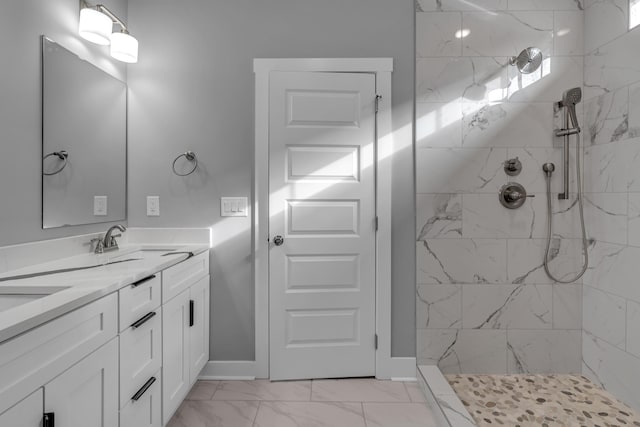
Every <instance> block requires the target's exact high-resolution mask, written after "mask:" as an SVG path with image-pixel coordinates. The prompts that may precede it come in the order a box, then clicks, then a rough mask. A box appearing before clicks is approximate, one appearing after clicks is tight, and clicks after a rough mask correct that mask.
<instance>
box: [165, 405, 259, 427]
mask: <svg viewBox="0 0 640 427" xmlns="http://www.w3.org/2000/svg"><path fill="white" fill-rule="evenodd" d="M258 405H259V403H258V402H214V401H185V402H183V404H182V406H180V409H178V412H177V413H176V414H175V415H174V416H173V418H172V419H171V421H169V424H167V427H251V426H252V425H253V421H254V419H255V416H256V413H257V411H258Z"/></svg>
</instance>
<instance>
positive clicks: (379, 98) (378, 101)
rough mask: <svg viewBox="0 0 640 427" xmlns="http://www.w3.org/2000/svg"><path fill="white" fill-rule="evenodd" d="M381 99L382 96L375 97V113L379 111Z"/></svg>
mask: <svg viewBox="0 0 640 427" xmlns="http://www.w3.org/2000/svg"><path fill="white" fill-rule="evenodd" d="M381 99H382V95H376V113H377V112H378V110H379V109H380V100H381Z"/></svg>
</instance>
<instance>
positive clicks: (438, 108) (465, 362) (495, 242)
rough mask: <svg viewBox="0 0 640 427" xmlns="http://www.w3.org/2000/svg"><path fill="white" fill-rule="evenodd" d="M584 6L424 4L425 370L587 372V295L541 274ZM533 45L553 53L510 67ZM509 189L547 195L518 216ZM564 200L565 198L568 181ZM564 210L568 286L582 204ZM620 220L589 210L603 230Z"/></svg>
mask: <svg viewBox="0 0 640 427" xmlns="http://www.w3.org/2000/svg"><path fill="white" fill-rule="evenodd" d="M583 6H584V5H583V3H582V1H575V0H469V1H463V0H418V2H417V4H416V7H417V45H416V49H417V127H416V129H417V147H416V173H417V177H416V179H417V181H416V183H417V184H416V188H417V193H418V194H417V217H418V219H417V224H418V227H417V230H416V236H417V279H418V280H417V283H418V286H417V316H418V318H417V323H418V331H417V334H418V335H417V341H418V362H419V363H420V364H427V365H434V364H437V365H439V366H440V368H441V369H442V370H443V371H444V372H445V373H522V372H564V373H568V372H580V371H581V348H582V344H581V341H582V332H581V329H582V285H581V284H580V283H578V284H571V285H559V284H553V282H552V281H551V280H550V279H548V278H547V276H546V275H545V273H544V270H543V266H542V260H543V253H544V246H545V236H546V227H547V214H546V198H545V197H546V195H545V190H546V184H545V179H544V176H543V173H542V169H541V168H542V164H543V163H545V162H547V161H553V162H554V163H555V164H556V165H557V166H558V170H559V169H560V165H561V156H562V152H561V149H560V147H561V145H560V144H561V141H560V140H558V139H557V138H554V137H553V129H554V128H555V127H556V123H557V122H558V120H559V118H557V117H554V112H553V102H555V101H558V100H559V99H560V98H561V96H562V92H563V91H564V90H566V89H569V88H571V87H576V86H582V82H583V58H584V57H583V53H584V49H583V41H584V37H583V23H584V11H583ZM529 46H535V47H538V48H540V49H542V51H543V52H544V55H545V61H544V63H543V66H542V68H541V69H540V70H539V71H538V72H537V73H534V74H531V75H522V74H520V73H519V72H518V71H517V69H516V68H515V67H512V66H509V65H508V58H509V57H510V56H513V55H517V54H518V53H519V52H520V51H521V50H523V49H524V48H526V47H529ZM513 157H518V158H519V159H520V160H521V161H522V163H523V165H524V170H523V172H522V174H521V175H520V176H517V177H508V176H507V175H506V174H505V172H504V170H503V162H504V161H505V160H507V159H509V158H513ZM509 181H516V182H519V183H521V184H523V185H524V186H525V187H526V189H527V191H528V192H529V193H530V194H534V195H535V196H536V197H535V198H533V199H528V200H527V201H526V203H525V205H524V206H523V207H522V208H520V209H518V210H513V211H511V210H507V209H505V208H504V207H502V206H501V205H500V204H499V202H498V190H499V188H500V187H501V186H502V185H503V184H505V183H507V182H509ZM572 186H573V187H572V188H575V182H572ZM553 191H554V193H558V192H559V191H561V182H560V174H556V176H555V177H554V182H553ZM574 194H575V193H574ZM573 199H575V198H573ZM553 200H554V202H553V209H554V212H555V214H554V222H555V223H554V227H555V233H556V235H555V237H556V239H554V240H553V246H552V258H553V260H552V261H551V269H552V270H553V272H555V273H556V274H557V275H559V276H563V277H566V276H567V275H570V274H571V273H572V272H575V271H578V270H579V269H580V266H581V261H582V260H581V249H580V240H579V237H580V228H579V222H578V216H577V208H576V206H575V203H574V202H565V201H558V200H557V196H554V199H553ZM595 200H596V201H595V203H596V204H598V206H599V204H600V203H603V201H602V197H600V198H597V199H595ZM605 202H606V200H605ZM639 202H640V200H639ZM639 204H640V203H639ZM607 214H608V211H606V210H601V209H598V208H593V209H589V210H588V212H587V215H588V216H589V218H595V219H598V220H599V219H600V218H602V222H603V223H604V222H605V220H604V218H605V215H607ZM607 217H608V216H607ZM587 220H588V221H589V219H587ZM639 222H640V221H639ZM557 237H563V239H562V240H559V239H557Z"/></svg>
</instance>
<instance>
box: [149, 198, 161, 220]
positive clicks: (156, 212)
mask: <svg viewBox="0 0 640 427" xmlns="http://www.w3.org/2000/svg"><path fill="white" fill-rule="evenodd" d="M147 216H160V196H147Z"/></svg>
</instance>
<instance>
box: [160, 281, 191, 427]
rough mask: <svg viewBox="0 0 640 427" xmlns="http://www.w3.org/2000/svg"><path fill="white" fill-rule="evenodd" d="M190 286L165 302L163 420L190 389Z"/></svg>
mask: <svg viewBox="0 0 640 427" xmlns="http://www.w3.org/2000/svg"><path fill="white" fill-rule="evenodd" d="M189 387H190V383H189V289H186V290H185V291H183V292H182V293H181V294H179V295H178V296H176V297H175V298H173V299H172V300H170V301H168V302H167V303H166V304H165V305H163V306H162V420H163V423H164V424H167V423H168V422H169V419H170V418H171V416H172V415H173V413H174V412H175V411H176V409H178V406H180V404H181V403H182V400H183V399H184V398H185V396H186V395H187V392H188V391H189Z"/></svg>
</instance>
